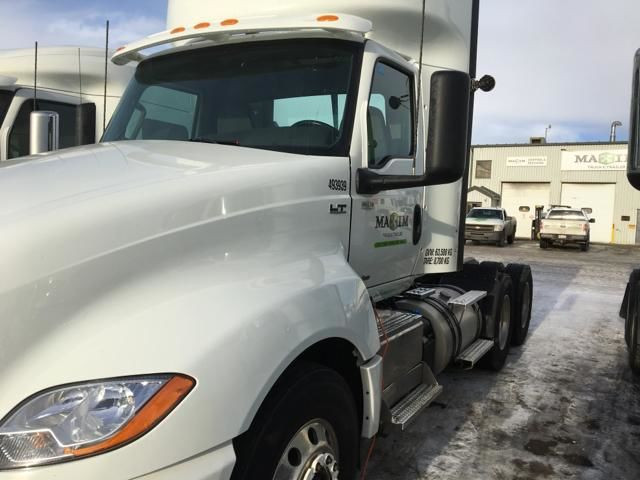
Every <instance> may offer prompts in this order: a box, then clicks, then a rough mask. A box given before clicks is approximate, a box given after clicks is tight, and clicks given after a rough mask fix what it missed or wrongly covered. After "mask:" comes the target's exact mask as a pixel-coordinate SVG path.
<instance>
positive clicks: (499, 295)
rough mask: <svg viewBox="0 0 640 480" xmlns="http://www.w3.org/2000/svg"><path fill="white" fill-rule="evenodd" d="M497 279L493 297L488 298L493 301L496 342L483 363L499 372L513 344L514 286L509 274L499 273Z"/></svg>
mask: <svg viewBox="0 0 640 480" xmlns="http://www.w3.org/2000/svg"><path fill="white" fill-rule="evenodd" d="M496 281H497V282H498V285H496V287H497V288H495V289H494V291H493V293H492V298H488V300H490V302H491V303H490V307H489V309H488V313H489V315H491V318H492V319H493V320H494V325H495V327H494V340H493V342H494V343H493V348H492V349H491V350H490V351H489V353H487V354H486V355H485V356H484V357H483V358H482V360H481V365H482V366H483V367H484V368H488V369H490V370H494V371H496V372H497V371H499V370H501V369H502V367H503V366H504V364H505V362H506V360H507V355H508V354H509V346H510V344H511V338H510V335H511V311H512V308H511V292H512V289H513V287H512V283H511V278H510V277H509V276H508V275H499V277H498V279H497V280H496ZM505 302H509V305H506V306H505ZM503 307H504V308H503ZM485 315H486V313H485ZM504 315H508V317H509V318H504ZM503 321H504V322H507V324H506V325H504V326H503V328H505V329H506V338H504V337H502V336H501V335H500V330H501V326H502V325H503ZM503 332H504V331H503ZM503 335H504V333H503Z"/></svg>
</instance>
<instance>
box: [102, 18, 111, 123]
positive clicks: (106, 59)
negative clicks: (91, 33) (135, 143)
mask: <svg viewBox="0 0 640 480" xmlns="http://www.w3.org/2000/svg"><path fill="white" fill-rule="evenodd" d="M108 66H109V20H107V28H106V38H105V46H104V103H103V105H102V133H103V134H104V131H105V130H106V129H107V67H108Z"/></svg>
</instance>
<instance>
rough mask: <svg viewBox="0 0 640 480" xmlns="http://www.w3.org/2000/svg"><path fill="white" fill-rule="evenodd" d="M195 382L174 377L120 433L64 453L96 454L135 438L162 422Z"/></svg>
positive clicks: (82, 455)
mask: <svg viewBox="0 0 640 480" xmlns="http://www.w3.org/2000/svg"><path fill="white" fill-rule="evenodd" d="M195 383H196V382H195V380H193V379H192V378H189V377H183V376H181V375H176V376H174V377H172V378H171V379H170V380H169V381H168V382H167V383H165V384H164V385H163V386H162V388H160V390H158V391H157V392H156V394H155V395H154V396H153V397H151V398H150V399H149V401H148V402H147V403H146V404H144V406H143V407H142V408H141V409H140V411H139V412H138V413H137V414H136V415H135V416H134V417H133V418H132V419H131V420H130V421H129V422H128V423H127V424H126V425H125V426H124V427H123V428H122V429H121V430H120V431H119V432H118V433H116V434H115V435H113V436H112V437H109V438H108V439H106V440H105V441H103V442H100V443H97V444H95V445H90V446H88V447H84V448H76V449H73V448H66V449H65V451H64V453H65V454H67V455H73V456H74V457H84V456H86V455H95V454H97V453H102V452H104V451H107V450H111V449H113V448H116V447H119V446H121V445H123V444H125V443H129V442H131V441H133V440H135V439H136V438H138V437H140V436H142V435H144V434H145V433H147V432H148V431H149V430H151V429H152V428H153V427H155V426H156V425H157V424H158V423H160V421H161V420H162V419H163V418H164V417H166V416H167V415H168V414H169V413H170V412H171V410H173V409H174V408H175V407H176V406H177V405H178V404H179V403H180V402H181V401H182V400H183V399H184V397H186V396H187V394H188V393H189V392H190V391H191V389H192V388H193V387H194V385H195Z"/></svg>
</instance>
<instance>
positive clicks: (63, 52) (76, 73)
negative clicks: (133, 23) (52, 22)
mask: <svg viewBox="0 0 640 480" xmlns="http://www.w3.org/2000/svg"><path fill="white" fill-rule="evenodd" d="M104 61H105V52H104V50H101V49H98V48H88V47H46V48H40V49H38V67H37V70H36V67H35V64H36V58H35V50H34V49H17V50H6V51H2V52H0V161H5V160H12V159H14V158H18V157H23V156H26V155H29V153H30V149H29V143H30V134H31V128H30V115H31V112H33V111H49V112H54V113H55V114H57V116H58V119H59V127H60V128H59V138H58V146H59V148H69V147H75V146H78V145H87V144H92V143H95V142H96V141H98V140H99V139H100V137H101V136H102V132H103V127H104V125H103V121H106V120H109V119H110V117H111V114H112V113H113V110H114V109H115V106H116V104H117V102H118V101H119V100H120V97H121V96H122V93H123V91H124V88H125V87H126V85H127V83H128V82H129V79H130V78H131V76H132V75H133V71H134V69H133V67H132V66H125V67H119V66H115V65H111V66H110V67H109V68H108V75H107V97H106V101H105V97H104V84H105V78H104V75H105V73H104V69H105V65H104ZM36 72H37V73H36ZM34 79H35V81H36V85H35V87H34ZM105 106H106V111H105ZM105 115H106V116H105Z"/></svg>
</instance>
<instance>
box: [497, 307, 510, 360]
mask: <svg viewBox="0 0 640 480" xmlns="http://www.w3.org/2000/svg"><path fill="white" fill-rule="evenodd" d="M510 323H511V298H510V297H509V295H505V296H504V297H503V298H502V309H501V312H500V329H499V330H498V344H499V345H500V350H504V349H505V348H506V346H507V341H508V340H509V324H510Z"/></svg>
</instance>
